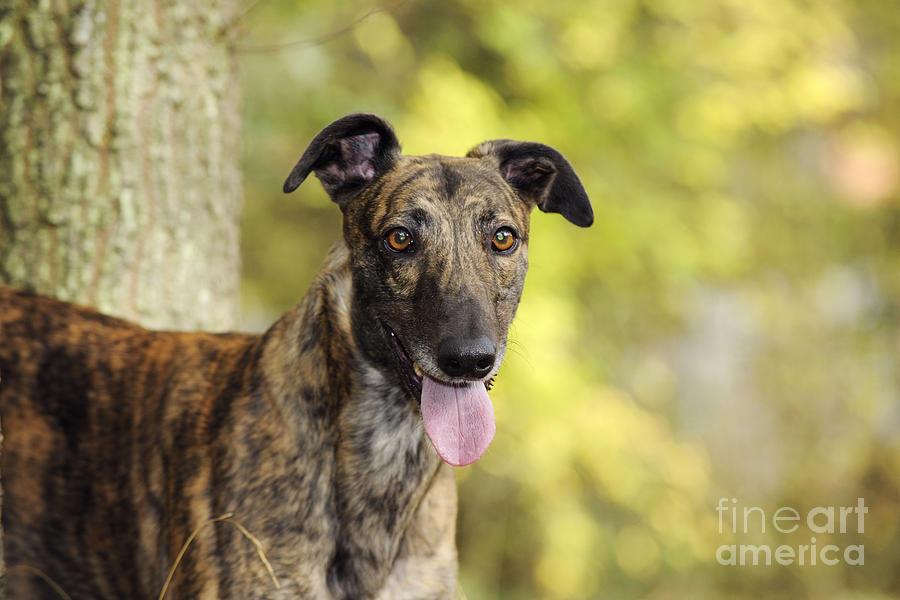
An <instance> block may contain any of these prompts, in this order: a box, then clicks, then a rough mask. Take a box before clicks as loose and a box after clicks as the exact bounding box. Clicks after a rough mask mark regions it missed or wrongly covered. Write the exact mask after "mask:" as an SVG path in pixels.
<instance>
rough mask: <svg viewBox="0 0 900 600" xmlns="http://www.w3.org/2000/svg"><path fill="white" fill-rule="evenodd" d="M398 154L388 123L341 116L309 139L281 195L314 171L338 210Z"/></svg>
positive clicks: (369, 117) (361, 116)
mask: <svg viewBox="0 0 900 600" xmlns="http://www.w3.org/2000/svg"><path fill="white" fill-rule="evenodd" d="M399 155H400V143H399V142H398V141H397V136H396V135H395V134H394V129H393V128H392V127H391V125H390V123H388V122H387V121H385V120H384V119H382V118H381V117H379V116H378V115H373V114H368V113H355V114H352V115H347V116H345V117H341V118H340V119H338V120H337V121H335V122H334V123H332V124H331V125H329V126H328V127H326V128H325V129H323V130H322V131H320V132H319V134H318V135H317V136H316V137H315V138H313V141H312V142H310V144H309V147H308V148H307V149H306V151H305V152H304V153H303V156H301V157H300V160H299V161H298V162H297V165H296V166H295V167H294V169H293V170H292V171H291V174H290V175H288V178H287V179H286V180H285V182H284V193H285V194H288V193H290V192H293V191H294V190H295V189H297V186H299V185H300V184H301V183H303V180H304V179H306V177H307V176H308V175H309V174H310V172H311V171H315V173H316V177H318V178H319V181H320V182H322V187H324V188H325V191H326V192H328V195H329V196H331V199H332V200H334V201H335V202H336V203H337V204H338V206H340V207H341V210H343V209H344V207H345V206H346V205H347V202H348V201H349V200H350V199H352V198H353V197H354V196H356V195H357V194H359V192H360V191H362V190H363V188H365V187H366V186H367V185H369V184H370V183H372V182H373V181H374V180H376V179H378V178H379V177H380V176H381V175H383V174H384V173H385V172H386V171H388V170H389V169H390V168H391V167H392V166H393V165H394V163H395V162H396V161H397V157H398V156H399Z"/></svg>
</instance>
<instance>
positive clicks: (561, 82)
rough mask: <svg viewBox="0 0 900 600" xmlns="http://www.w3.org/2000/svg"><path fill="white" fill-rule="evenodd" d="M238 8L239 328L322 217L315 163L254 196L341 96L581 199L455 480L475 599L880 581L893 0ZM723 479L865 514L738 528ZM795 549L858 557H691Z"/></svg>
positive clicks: (529, 0)
mask: <svg viewBox="0 0 900 600" xmlns="http://www.w3.org/2000/svg"><path fill="white" fill-rule="evenodd" d="M244 21H245V25H244V27H245V30H244V32H243V36H242V38H241V40H240V52H241V57H242V58H241V62H242V67H243V76H244V78H245V84H246V90H245V103H246V104H245V128H246V130H245V132H244V133H245V148H244V156H245V158H244V165H245V180H244V186H245V202H246V208H245V217H244V226H243V240H242V243H243V252H244V255H243V273H244V290H243V301H244V327H245V328H247V329H257V330H258V329H261V328H264V327H266V326H267V325H268V324H270V323H271V322H272V321H274V320H275V319H276V318H277V317H278V316H279V315H280V314H281V313H282V312H283V311H285V310H286V309H287V308H288V307H290V306H291V305H293V304H294V303H295V302H297V301H298V300H299V298H300V297H301V296H302V294H303V293H304V291H305V290H306V288H307V286H308V284H309V281H310V279H311V278H312V276H313V274H314V273H315V271H316V270H317V269H318V266H319V264H320V262H321V259H322V258H323V256H324V254H325V252H326V250H327V249H328V247H329V246H330V245H331V244H332V243H333V241H334V240H335V239H336V238H337V236H338V235H340V220H339V219H340V215H339V211H338V210H337V208H336V207H335V206H333V205H332V204H331V202H329V200H328V199H327V197H326V196H325V194H324V192H323V191H322V190H321V188H320V186H319V185H318V183H317V182H316V181H315V180H311V181H310V182H309V183H307V184H306V185H304V186H302V187H301V189H300V190H299V191H298V192H297V193H295V194H294V195H291V196H284V195H282V193H281V184H282V181H283V180H284V178H285V176H286V175H287V173H288V172H289V171H290V169H291V167H292V166H293V165H294V162H295V161H296V160H297V158H298V157H299V155H300V153H301V152H302V151H303V149H304V148H305V146H306V144H307V143H308V141H309V140H310V139H311V138H312V136H313V135H314V134H315V133H316V132H318V131H319V130H320V129H321V128H322V127H323V126H325V125H326V124H328V123H329V122H331V121H332V120H333V119H335V118H337V117H339V116H341V115H343V114H345V113H348V112H352V111H357V110H365V111H371V112H376V113H379V114H381V115H382V116H385V117H386V118H387V119H388V120H390V121H391V122H392V123H393V124H394V125H395V127H396V130H397V133H398V136H399V137H400V140H401V143H403V146H404V151H405V152H406V153H410V154H419V153H430V152H440V153H445V154H456V155H459V154H463V153H465V152H466V151H467V150H468V149H469V148H470V147H472V146H474V145H475V144H477V143H479V142H481V141H482V140H485V139H490V138H497V137H509V138H518V139H527V140H535V141H541V142H544V143H547V144H550V145H552V146H554V147H556V148H558V149H559V150H561V151H562V152H563V153H564V154H565V155H566V156H567V157H568V158H569V159H570V161H571V162H572V163H573V165H574V166H575V168H576V170H577V172H578V173H579V175H580V176H581V178H582V179H583V181H584V183H585V185H586V187H587V189H588V192H589V194H590V196H591V198H592V200H593V203H594V209H595V212H596V216H597V219H596V223H595V225H594V226H593V227H592V228H590V229H587V230H579V229H576V228H574V227H572V226H571V225H569V224H568V223H566V222H565V221H564V219H562V218H560V217H559V216H558V215H545V214H542V213H539V212H535V214H534V215H533V219H532V225H533V231H534V234H533V238H532V243H531V247H530V256H531V269H530V272H529V277H528V281H527V284H526V286H525V294H524V299H523V301H522V304H521V306H520V309H519V314H518V317H517V320H516V322H515V324H514V327H513V330H512V333H511V337H512V340H513V345H512V347H511V351H510V353H509V354H508V355H507V358H506V361H505V363H504V367H503V370H502V371H501V376H500V377H499V379H498V382H497V385H496V387H495V388H494V391H493V392H492V398H493V401H494V406H495V410H496V413H497V437H496V439H495V441H494V444H493V445H492V447H491V449H490V451H489V452H488V454H487V455H486V457H485V458H484V459H483V460H481V461H480V462H478V463H477V464H476V465H475V466H473V467H469V468H465V469H461V470H459V471H458V477H459V481H460V521H459V536H458V538H459V548H460V561H461V580H462V587H463V590H464V591H465V594H466V595H467V596H468V597H469V598H470V599H473V600H475V599H481V598H498V599H527V598H613V599H615V598H623V599H624V598H653V599H656V598H659V599H663V598H677V599H681V598H691V599H706V598H772V599H781V598H791V599H797V598H816V599H848V600H849V599H853V600H864V599H869V600H875V599H882V598H898V597H900V536H898V517H900V302H898V300H900V191H898V190H900V141H898V140H900V136H898V134H900V10H898V5H897V4H896V3H895V2H889V1H884V0H818V1H816V2H807V1H800V0H777V1H775V0H773V1H762V0H757V1H748V0H723V1H709V0H644V1H637V0H578V1H569V0H556V1H555V2H538V1H536V0H519V1H518V2H516V3H512V2H499V1H495V0H456V1H439V0H430V1H422V2H416V1H409V2H406V3H395V4H384V5H378V4H373V3H372V2H371V1H367V2H361V1H357V2H352V1H350V2H333V1H326V0H305V1H303V2H299V1H289V0H263V1H260V2H256V3H252V4H250V5H249V8H248V12H247V14H246V17H245V20H244ZM720 497H725V498H728V499H731V498H736V499H737V506H738V507H739V510H741V507H744V506H759V507H761V508H762V509H764V510H765V511H766V513H767V515H769V516H771V514H772V513H773V512H774V511H775V510H776V509H777V508H779V507H782V506H790V507H794V508H796V509H797V510H798V511H799V512H800V513H801V515H805V514H806V511H808V510H810V509H811V508H813V507H816V506H841V505H846V506H855V505H856V503H857V500H856V499H857V498H858V497H862V498H864V499H865V503H866V505H867V506H868V507H869V514H868V515H867V516H866V521H865V532H864V533H863V534H861V535H856V534H855V519H851V520H850V524H849V526H848V529H849V532H848V533H846V534H839V533H838V534H835V535H832V536H829V535H827V534H822V535H817V534H812V533H811V532H810V530H809V529H808V528H806V527H805V526H803V527H801V528H800V529H799V531H798V532H796V534H795V535H788V534H781V533H778V532H776V531H774V530H773V529H772V527H771V523H770V524H769V527H767V528H766V534H764V535H753V534H752V533H751V534H749V535H743V534H740V535H737V536H735V535H729V534H728V532H727V531H726V532H725V533H722V534H720V533H719V531H718V523H717V514H716V512H715V507H716V504H717V502H718V501H719V498H720ZM726 522H727V520H726ZM753 523H758V519H757V520H755V521H753ZM757 527H758V525H757ZM811 535H815V536H816V537H817V542H816V543H818V544H819V547H822V546H823V545H825V544H827V543H834V544H835V545H837V546H838V547H839V548H841V549H843V548H844V547H846V546H847V545H849V544H864V545H865V565H864V566H848V565H847V564H846V563H845V562H844V561H843V560H841V562H840V563H839V564H838V565H836V566H823V565H821V564H820V565H818V566H802V567H801V566H798V565H794V566H777V565H775V566H770V567H761V566H760V567H752V566H745V567H740V566H722V565H719V564H717V562H716V549H717V548H718V547H719V546H720V545H722V544H732V543H737V544H740V543H757V544H769V545H771V546H773V547H775V546H777V545H780V544H787V545H791V546H793V547H794V548H795V549H796V548H797V547H798V545H800V544H809V543H810V537H811Z"/></svg>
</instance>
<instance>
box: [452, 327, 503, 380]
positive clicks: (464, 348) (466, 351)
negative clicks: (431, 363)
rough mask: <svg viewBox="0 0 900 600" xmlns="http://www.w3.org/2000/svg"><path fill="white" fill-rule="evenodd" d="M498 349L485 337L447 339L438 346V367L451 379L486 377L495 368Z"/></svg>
mask: <svg viewBox="0 0 900 600" xmlns="http://www.w3.org/2000/svg"><path fill="white" fill-rule="evenodd" d="M496 356H497V349H496V348H494V342H492V341H491V340H490V338H488V337H487V336H485V335H483V336H481V337H477V338H475V339H463V338H456V337H449V338H445V339H444V340H442V341H441V343H440V345H439V346H438V356H437V359H438V366H439V367H440V368H441V370H442V371H443V372H444V373H446V374H447V375H449V376H450V377H478V378H480V377H484V376H485V375H487V374H488V373H490V372H491V369H493V368H494V359H495V358H496Z"/></svg>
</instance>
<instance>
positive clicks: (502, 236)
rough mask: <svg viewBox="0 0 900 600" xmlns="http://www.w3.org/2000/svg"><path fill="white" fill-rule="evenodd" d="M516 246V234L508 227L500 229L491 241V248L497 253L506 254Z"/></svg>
mask: <svg viewBox="0 0 900 600" xmlns="http://www.w3.org/2000/svg"><path fill="white" fill-rule="evenodd" d="M515 245H516V234H515V233H514V232H513V230H512V229H510V228H509V227H501V228H500V229H498V230H497V231H496V232H494V238H493V239H492V240H491V246H493V248H494V250H496V251H497V252H506V251H507V250H511V249H512V247H513V246H515Z"/></svg>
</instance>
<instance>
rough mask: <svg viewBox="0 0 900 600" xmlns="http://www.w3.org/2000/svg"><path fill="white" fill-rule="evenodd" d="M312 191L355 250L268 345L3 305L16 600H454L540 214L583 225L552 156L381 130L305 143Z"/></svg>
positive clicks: (266, 338)
mask: <svg viewBox="0 0 900 600" xmlns="http://www.w3.org/2000/svg"><path fill="white" fill-rule="evenodd" d="M311 172H314V173H315V174H316V176H317V177H318V179H319V180H320V182H321V183H322V185H323V187H324V188H325V191H326V192H327V193H328V195H329V196H330V197H331V199H332V200H333V201H334V202H335V203H336V204H337V205H338V206H339V207H340V210H341V211H342V213H343V236H342V239H341V240H340V241H338V242H337V243H336V244H335V245H334V247H333V248H332V249H331V250H330V253H329V254H328V256H327V258H326V259H325V262H324V265H323V267H322V268H321V270H320V271H319V273H318V274H317V276H316V277H315V279H314V281H313V283H312V284H311V287H310V289H309V291H308V292H307V294H306V295H305V296H304V298H303V299H302V301H301V302H300V303H299V304H298V305H297V306H295V307H294V308H293V309H292V310H290V311H289V312H288V313H287V314H286V315H285V316H284V317H282V318H281V319H280V320H279V321H277V322H276V323H275V324H274V325H273V326H272V327H271V328H270V329H269V330H268V331H266V332H265V333H264V334H263V335H259V336H256V335H243V334H208V333H181V332H159V331H150V330H146V329H143V328H141V327H139V326H137V325H134V324H131V323H129V322H126V321H123V320H120V319H116V318H113V317H109V316H105V315H102V314H100V313H97V312H95V311H93V310H91V309H89V308H85V307H81V306H76V305H73V304H69V303H64V302H60V301H57V300H54V299H51V298H47V297H43V296H39V295H36V294H34V293H31V292H28V291H23V290H19V289H14V288H8V287H7V288H2V289H0V378H2V379H0V419H2V426H3V434H4V435H5V436H6V439H5V443H4V447H3V452H2V471H0V473H2V477H3V487H4V489H3V492H4V494H3V501H4V505H3V512H2V519H3V527H4V530H5V535H4V539H3V542H4V551H5V555H6V560H7V565H8V569H9V574H8V582H7V585H8V591H9V594H10V595H9V597H10V598H19V599H51V598H52V599H53V600H58V599H59V597H60V596H59V593H58V592H57V591H55V590H54V589H53V588H52V586H51V584H50V583H49V582H48V580H49V581H52V582H54V583H55V584H56V585H58V586H59V588H60V589H61V590H63V591H64V592H65V593H66V594H68V596H70V597H71V598H72V599H73V600H88V599H89V600H98V599H116V600H121V599H123V598H128V599H152V598H157V597H159V594H160V593H161V591H163V590H164V591H165V593H166V598H169V599H174V598H182V599H184V598H190V599H203V600H218V599H245V598H255V599H256V598H260V599H272V600H274V599H287V598H291V599H296V598H314V599H325V598H328V599H351V598H352V599H365V598H382V599H401V598H416V599H423V598H452V597H455V594H456V578H457V557H456V547H455V540H454V537H455V521H456V486H455V481H454V474H453V470H452V469H451V468H450V466H449V465H455V466H461V465H466V464H470V463H472V462H474V461H476V460H477V459H478V458H479V457H480V456H481V455H482V454H483V453H484V452H485V450H486V449H487V447H488V445H489V444H490V442H491V440H492V438H493V435H494V431H495V425H494V415H493V408H492V406H491V403H490V400H489V398H488V394H487V388H488V387H489V386H490V382H492V380H493V377H494V376H495V375H496V374H497V370H498V369H499V367H500V363H501V361H502V359H503V356H504V351H505V349H506V340H507V330H508V328H509V325H510V322H511V320H512V319H513V315H514V313H515V311H516V307H517V305H518V303H519V298H520V296H521V293H522V286H523V282H524V278H525V271H526V269H527V264H528V259H527V248H528V241H529V217H530V213H531V211H532V209H533V208H534V207H535V206H537V207H538V208H539V209H541V210H542V211H545V212H555V213H559V214H561V215H562V216H563V217H565V218H566V219H568V220H569V221H571V222H572V223H574V224H575V225H578V226H582V227H586V226H588V225H590V224H591V223H592V222H593V209H592V208H591V204H590V201H589V199H588V196H587V193H586V192H585V190H584V187H583V185H582V183H581V182H580V180H579V178H578V176H577V175H576V174H575V172H574V170H573V169H572V166H571V165H570V164H569V162H568V161H567V160H566V159H565V158H564V157H563V155H562V154H560V153H559V152H558V151H556V150H554V149H553V148H550V147H549V146H546V145H543V144H539V143H534V142H518V141H512V140H493V141H487V142H484V143H482V144H481V145H479V146H477V147H475V148H474V149H473V150H472V151H470V152H469V153H468V154H467V155H466V156H465V157H462V158H458V157H449V156H441V155H435V154H432V155H428V156H405V155H401V152H400V145H399V142H398V140H397V137H396V135H395V133H394V131H393V129H392V127H391V125H390V124H389V123H387V122H386V121H385V120H383V119H382V118H380V117H378V116H376V115H372V114H362V113H360V114H352V115H348V116H345V117H343V118H341V119H338V120H337V121H335V122H334V123H332V124H330V125H328V126H327V127H326V128H325V129H324V130H322V131H321V132H320V133H319V134H318V135H316V137H315V138H314V139H313V140H312V142H311V143H310V145H309V147H308V148H307V149H306V151H305V152H304V153H303V155H302V156H301V157H300V160H299V162H297V164H296V166H295V167H294V168H293V170H292V171H291V173H290V175H289V176H288V178H287V180H286V181H285V184H284V191H285V192H291V191H293V190H294V189H296V188H297V186H299V185H300V184H301V183H302V182H303V181H304V179H306V177H307V176H308V175H309V174H310V173H311ZM226 515H231V517H230V518H226ZM245 532H246V535H245ZM251 538H252V539H255V540H257V541H258V544H259V548H258V551H257V548H255V547H254V544H252V543H251V542H250V541H248V539H251ZM189 540H190V545H189V546H187V547H186V550H185V544H186V542H187V541H189ZM269 568H271V573H269V572H268V570H269ZM170 572H171V580H170V581H168V582H166V579H167V577H169V576H170ZM39 575H40V576H39Z"/></svg>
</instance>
